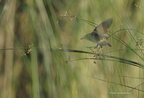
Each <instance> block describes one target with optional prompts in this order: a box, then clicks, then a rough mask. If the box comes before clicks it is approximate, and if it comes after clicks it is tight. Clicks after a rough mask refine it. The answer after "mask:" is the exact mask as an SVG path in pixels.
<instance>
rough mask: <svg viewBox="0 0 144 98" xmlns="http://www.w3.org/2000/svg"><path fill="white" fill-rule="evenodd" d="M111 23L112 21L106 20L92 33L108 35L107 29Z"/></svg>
mask: <svg viewBox="0 0 144 98" xmlns="http://www.w3.org/2000/svg"><path fill="white" fill-rule="evenodd" d="M112 22H113V19H112V18H110V19H108V20H105V21H103V22H102V23H101V24H99V25H98V26H97V27H96V28H95V29H94V31H97V32H98V33H102V34H106V33H108V29H109V27H110V26H111V24H112Z"/></svg>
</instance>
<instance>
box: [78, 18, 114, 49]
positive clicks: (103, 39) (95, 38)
mask: <svg viewBox="0 0 144 98" xmlns="http://www.w3.org/2000/svg"><path fill="white" fill-rule="evenodd" d="M112 22H113V19H112V18H110V19H107V20H105V21H103V22H102V23H100V24H99V25H98V26H96V27H95V29H94V30H93V31H92V32H91V33H88V34H86V35H85V36H84V37H82V38H81V39H86V40H89V41H92V42H94V43H96V44H97V46H100V47H101V48H102V46H106V45H108V46H110V47H112V45H111V44H110V43H109V42H108V36H107V34H108V29H109V27H110V26H111V24H112Z"/></svg>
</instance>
